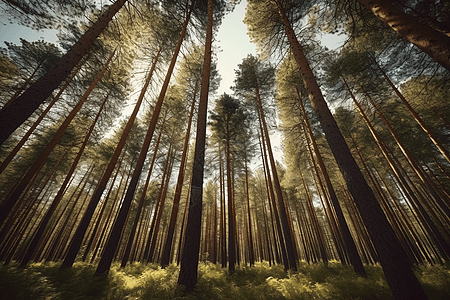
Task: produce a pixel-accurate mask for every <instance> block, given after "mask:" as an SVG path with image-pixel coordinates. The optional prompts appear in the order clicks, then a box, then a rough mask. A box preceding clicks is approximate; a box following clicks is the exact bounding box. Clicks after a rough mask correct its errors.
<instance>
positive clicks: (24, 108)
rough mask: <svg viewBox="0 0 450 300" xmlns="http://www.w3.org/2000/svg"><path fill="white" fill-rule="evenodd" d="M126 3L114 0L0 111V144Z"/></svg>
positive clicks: (76, 62)
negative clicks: (76, 39) (50, 66)
mask: <svg viewBox="0 0 450 300" xmlns="http://www.w3.org/2000/svg"><path fill="white" fill-rule="evenodd" d="M126 1H127V0H117V1H116V2H115V3H114V4H112V5H111V6H110V7H109V8H108V10H107V11H106V12H105V13H104V14H103V15H101V16H100V17H99V18H98V20H97V21H96V22H95V23H94V24H93V25H92V27H91V28H89V29H88V30H87V31H86V32H85V33H84V34H83V36H82V37H81V38H80V39H79V40H78V42H76V43H75V45H73V46H72V48H71V49H70V50H69V51H68V52H67V53H66V54H65V55H64V56H63V57H61V59H60V60H59V61H58V62H57V63H56V64H55V66H54V67H53V68H52V69H50V70H49V71H48V72H47V73H46V74H45V75H44V76H42V77H40V78H39V79H38V80H36V81H35V82H34V83H33V84H32V85H31V86H30V87H29V88H28V89H27V90H26V91H25V92H23V94H22V95H20V96H19V97H18V98H17V99H16V100H15V101H14V102H13V103H11V104H10V105H9V106H8V107H5V109H3V110H1V111H0V120H1V122H0V145H1V144H3V142H4V141H5V140H6V139H7V138H8V137H9V136H10V135H11V134H12V133H13V132H14V130H16V129H17V128H18V127H19V126H20V125H21V124H22V123H23V122H25V121H26V120H27V119H28V118H29V117H30V116H31V114H32V113H33V112H34V111H35V110H36V109H37V108H38V107H39V105H41V104H42V103H43V102H44V101H45V100H46V99H47V98H48V97H49V96H50V95H51V93H52V92H53V90H54V89H56V88H57V87H58V86H59V84H60V83H61V82H62V81H64V80H65V79H66V78H67V76H69V74H70V72H72V69H73V68H74V67H75V66H76V65H77V64H78V63H79V62H80V60H81V59H82V58H83V56H84V55H85V54H86V53H88V52H89V50H90V49H91V46H92V44H93V43H94V42H95V40H96V39H97V37H98V36H99V35H100V34H101V33H102V31H103V30H104V29H105V28H106V26H107V25H108V23H109V21H110V20H111V19H112V18H113V17H114V15H115V14H116V13H117V12H118V11H119V9H120V8H121V7H122V6H123V5H124V4H125V2H126Z"/></svg>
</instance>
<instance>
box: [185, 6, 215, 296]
mask: <svg viewBox="0 0 450 300" xmlns="http://www.w3.org/2000/svg"><path fill="white" fill-rule="evenodd" d="M212 27H213V1H212V0H208V19H207V27H206V40H205V55H204V60H203V72H202V84H201V90H200V101H199V108H198V118H197V136H196V138H195V153H194V165H193V169H192V181H191V196H190V202H189V214H188V221H187V228H186V238H185V240H184V246H183V255H182V257H181V268H180V275H179V277H178V284H179V285H184V286H186V292H190V291H192V290H193V289H194V287H195V285H196V284H197V269H198V253H199V248H200V234H201V220H202V218H201V216H202V197H203V195H202V194H203V166H204V163H205V142H206V115H207V112H208V93H209V79H210V70H211V56H212V55H211V54H212V50H211V45H212V37H213V34H212Z"/></svg>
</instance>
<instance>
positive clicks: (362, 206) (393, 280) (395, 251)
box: [276, 0, 427, 299]
mask: <svg viewBox="0 0 450 300" xmlns="http://www.w3.org/2000/svg"><path fill="white" fill-rule="evenodd" d="M276 4H277V6H278V11H279V13H280V17H281V20H282V22H283V24H284V28H285V31H286V34H287V36H288V40H289V43H290V46H291V50H292V52H293V54H294V59H295V61H296V62H297V65H298V68H299V71H300V75H301V77H302V79H303V83H304V85H305V87H306V90H307V92H308V94H309V99H310V101H311V103H312V106H313V109H314V111H315V112H316V114H317V117H318V119H319V122H320V124H321V126H322V129H323V131H324V133H325V138H326V139H327V142H328V144H329V146H330V149H331V151H332V153H333V155H334V157H335V159H336V162H337V164H338V166H339V169H340V170H341V173H342V175H343V177H344V179H345V181H346V183H347V187H348V190H349V192H350V193H351V194H352V197H353V199H354V201H355V203H356V205H357V207H358V210H359V212H360V214H361V217H362V218H363V220H364V223H365V225H366V227H367V230H368V231H369V233H370V237H371V239H372V241H373V244H374V246H375V249H376V250H377V254H378V257H379V259H380V262H381V265H382V267H383V271H384V273H385V275H386V279H387V282H388V284H389V286H390V288H391V290H392V293H393V294H394V297H395V298H396V299H427V296H426V295H425V292H424V291H423V288H422V286H421V285H420V283H419V281H418V280H417V278H416V276H415V274H414V272H413V270H412V269H411V266H410V264H409V261H408V260H407V259H406V255H405V252H404V251H403V249H402V248H401V244H400V242H399V241H398V239H397V237H396V236H395V233H394V231H393V230H392V227H391V226H390V224H389V222H388V221H387V219H386V216H385V215H384V214H383V211H382V209H381V207H380V205H379V204H378V202H377V199H376V198H375V195H374V194H373V191H372V190H371V189H370V187H369V185H368V184H367V182H366V180H365V179H364V177H363V175H362V173H361V170H360V169H359V167H358V165H357V164H356V162H355V160H354V158H353V156H352V154H351V153H350V150H349V148H348V146H347V144H346V142H345V139H344V137H343V136H342V134H341V132H340V131H339V128H338V126H337V124H336V121H335V120H334V118H333V115H332V114H331V112H330V110H329V108H328V106H327V103H326V102H325V99H324V98H323V96H322V92H321V90H320V88H319V85H318V84H317V82H316V80H315V77H314V74H313V72H312V70H311V68H310V66H309V64H308V61H307V59H306V57H305V55H304V53H303V50H302V47H301V45H300V43H299V42H298V40H297V37H296V35H295V32H294V30H293V29H292V27H291V25H290V23H289V20H288V19H287V17H286V14H285V11H284V8H283V5H282V3H281V1H280V0H276Z"/></svg>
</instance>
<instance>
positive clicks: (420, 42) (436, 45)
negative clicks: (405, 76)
mask: <svg viewBox="0 0 450 300" xmlns="http://www.w3.org/2000/svg"><path fill="white" fill-rule="evenodd" d="M359 2H361V4H362V5H364V7H366V8H367V9H368V10H370V11H371V12H372V13H373V14H374V15H375V16H376V17H377V18H379V19H380V20H382V21H383V22H384V23H386V24H387V25H389V26H390V27H391V28H392V29H393V30H394V31H395V32H397V33H398V34H400V35H401V36H402V37H404V38H406V39H407V40H408V41H409V42H410V43H412V44H414V45H416V46H417V47H418V48H419V49H421V50H422V51H423V52H425V53H426V54H428V55H429V56H430V57H431V58H432V59H433V60H434V61H436V62H437V63H439V64H440V65H441V66H443V67H444V68H446V69H447V70H448V71H450V37H449V36H447V35H445V34H443V33H441V32H439V31H436V30H434V29H433V28H431V27H430V26H428V25H426V24H423V23H420V22H419V21H417V19H415V18H413V17H412V16H410V15H408V14H406V13H404V12H403V11H401V10H400V9H398V8H396V7H395V6H394V5H392V4H391V3H390V2H389V1H388V0H359Z"/></svg>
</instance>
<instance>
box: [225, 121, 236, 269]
mask: <svg viewBox="0 0 450 300" xmlns="http://www.w3.org/2000/svg"><path fill="white" fill-rule="evenodd" d="M228 125H229V124H228V123H227V124H226V127H227V128H226V135H227V137H226V140H225V155H226V164H227V197H228V269H229V270H230V272H233V271H234V270H235V264H236V244H235V242H236V235H235V234H236V230H235V228H236V223H235V220H234V216H235V214H236V213H235V211H234V206H233V202H234V199H233V192H232V179H231V173H232V172H231V158H230V137H229V129H228Z"/></svg>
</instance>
